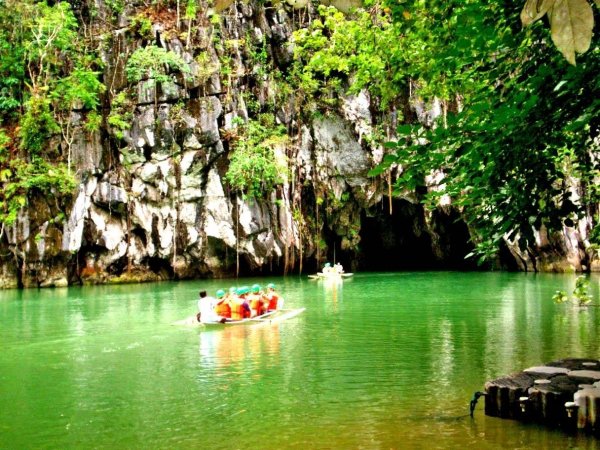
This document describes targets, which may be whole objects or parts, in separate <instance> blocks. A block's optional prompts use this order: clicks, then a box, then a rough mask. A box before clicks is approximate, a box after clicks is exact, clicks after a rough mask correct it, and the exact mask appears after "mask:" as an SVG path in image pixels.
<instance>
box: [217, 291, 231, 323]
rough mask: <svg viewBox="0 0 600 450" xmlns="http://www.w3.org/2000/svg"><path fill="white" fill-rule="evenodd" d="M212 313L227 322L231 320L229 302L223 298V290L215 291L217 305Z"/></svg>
mask: <svg viewBox="0 0 600 450" xmlns="http://www.w3.org/2000/svg"><path fill="white" fill-rule="evenodd" d="M214 311H215V313H216V314H217V315H218V316H219V317H220V318H221V319H224V320H227V319H230V318H231V302H230V301H229V299H228V298H226V297H225V291H224V290H223V289H219V290H218V291H217V304H216V306H215V309H214Z"/></svg>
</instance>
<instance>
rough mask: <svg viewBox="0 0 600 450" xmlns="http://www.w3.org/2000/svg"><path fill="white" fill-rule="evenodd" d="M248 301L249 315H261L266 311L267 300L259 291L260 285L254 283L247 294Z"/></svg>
mask: <svg viewBox="0 0 600 450" xmlns="http://www.w3.org/2000/svg"><path fill="white" fill-rule="evenodd" d="M248 302H249V303H250V311H251V316H250V317H256V316H261V315H263V314H264V313H265V312H266V310H267V306H268V300H267V299H266V297H265V295H264V293H263V292H261V290H260V285H258V284H255V285H254V286H252V292H251V293H250V294H249V295H248Z"/></svg>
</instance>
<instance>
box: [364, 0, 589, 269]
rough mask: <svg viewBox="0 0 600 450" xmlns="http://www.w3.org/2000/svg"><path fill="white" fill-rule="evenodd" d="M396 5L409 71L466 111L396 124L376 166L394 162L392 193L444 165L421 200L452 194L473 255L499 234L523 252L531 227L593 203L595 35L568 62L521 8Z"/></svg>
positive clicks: (568, 221)
mask: <svg viewBox="0 0 600 450" xmlns="http://www.w3.org/2000/svg"><path fill="white" fill-rule="evenodd" d="M392 14H393V15H394V17H396V18H397V19H396V27H397V28H398V29H399V30H406V34H405V39H404V41H405V42H404V44H403V45H404V46H406V47H407V48H409V49H410V48H413V47H414V48H420V49H421V50H420V53H421V55H422V56H421V58H420V59H419V58H416V59H415V60H414V61H412V63H414V66H413V67H412V68H411V70H410V71H409V72H408V74H409V75H410V74H412V73H414V72H413V71H414V70H415V68H419V67H421V68H422V71H421V73H420V77H419V79H418V85H419V86H422V87H421V88H420V89H419V91H418V92H420V93H421V94H423V95H425V96H427V97H431V96H434V95H437V96H439V97H441V98H444V99H452V98H454V97H455V96H460V98H461V103H462V110H459V111H457V110H456V109H454V110H453V109H450V108H448V109H447V110H446V111H447V116H444V115H442V116H441V117H440V119H439V121H438V123H436V124H435V125H434V127H433V128H428V127H425V126H421V125H413V126H411V125H403V126H401V127H400V128H399V129H398V139H397V141H396V142H394V143H390V144H389V146H388V148H390V149H391V150H392V154H390V155H388V156H387V157H386V158H385V160H384V164H383V165H382V166H381V168H380V169H379V170H378V171H374V172H373V174H374V175H377V174H378V173H381V171H382V170H384V169H386V168H387V167H389V166H390V165H391V164H397V165H398V166H400V167H401V168H402V172H401V176H400V178H399V179H398V182H397V190H398V191H400V190H404V189H409V190H414V189H419V190H421V191H424V190H425V188H426V187H427V183H425V178H426V177H428V176H429V175H431V174H432V173H438V174H441V175H442V176H440V177H438V183H437V185H435V186H434V188H435V189H430V190H429V193H428V194H427V195H426V196H425V198H424V201H425V202H426V203H427V204H429V205H431V206H434V205H436V204H437V203H438V201H439V199H440V197H441V196H443V195H448V196H449V197H450V198H451V199H452V201H453V203H454V204H455V205H456V206H459V207H460V208H461V210H462V211H463V216H464V217H465V218H466V219H467V221H468V223H469V226H470V230H471V231H472V232H474V233H475V241H476V242H475V243H476V244H477V248H476V250H475V252H474V253H473V256H477V257H479V260H480V261H481V262H483V261H484V260H486V259H490V258H491V257H493V256H494V255H495V253H496V252H497V250H498V248H499V244H500V242H501V241H502V240H503V239H508V240H512V241H516V242H517V243H518V245H519V247H520V248H521V249H522V250H523V251H526V250H527V249H528V248H530V247H532V246H534V245H535V242H536V235H535V231H536V230H539V229H540V228H541V227H545V228H546V229H547V230H549V231H550V232H552V231H554V230H560V229H562V227H563V226H570V225H572V224H573V220H574V219H576V218H577V217H581V216H582V215H583V214H585V213H586V211H587V210H589V209H590V208H591V207H593V205H595V204H597V202H598V201H599V200H600V196H599V194H598V190H597V189H595V188H594V186H595V185H596V184H597V183H596V182H595V177H597V174H598V162H597V159H595V158H593V157H592V153H593V151H594V150H593V149H594V145H596V144H593V139H594V136H595V134H594V133H596V134H597V133H598V130H597V125H593V123H594V120H595V119H594V117H598V115H599V112H600V101H599V100H598V98H600V82H599V81H598V79H597V75H596V74H597V73H598V70H599V69H600V52H599V50H598V44H597V39H595V40H594V41H593V43H592V46H593V48H592V50H590V51H589V52H587V53H585V54H584V55H583V56H582V57H581V58H580V60H579V62H580V64H578V66H577V67H573V66H569V65H568V64H565V62H564V60H563V59H562V58H561V56H560V55H559V54H558V53H557V52H556V51H555V49H554V48H552V47H550V46H549V45H548V44H547V41H548V34H547V30H546V29H544V28H543V27H541V26H534V27H531V28H528V29H527V30H526V31H525V32H523V31H521V30H519V29H518V28H517V27H516V26H515V23H518V15H519V8H518V5H508V6H504V5H503V4H498V3H490V4H482V2H481V1H479V0H465V1H462V0H461V1H449V2H444V3H443V4H439V5H436V6H431V5H430V6H429V7H428V9H427V11H424V10H423V9H422V8H419V7H415V8H409V7H408V6H407V5H398V6H395V7H394V8H393V10H392ZM407 17H408V18H407ZM436 22H437V23H443V24H444V26H439V25H436ZM409 25H410V30H414V31H415V33H414V34H409V33H408V31H409V27H408V26H409ZM418 30H422V31H421V32H417V31H418ZM424 30H427V33H426V34H425V33H424ZM424 56H426V58H427V60H425V59H424V58H423V57H424ZM402 67H403V64H400V66H399V67H398V70H397V71H396V72H397V73H398V72H401V68H402ZM573 180H578V181H579V182H581V184H582V186H583V189H582V192H583V195H582V196H581V197H579V198H575V197H574V196H573V195H572V192H571V188H572V183H573Z"/></svg>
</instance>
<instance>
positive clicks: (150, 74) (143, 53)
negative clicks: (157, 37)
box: [125, 45, 189, 83]
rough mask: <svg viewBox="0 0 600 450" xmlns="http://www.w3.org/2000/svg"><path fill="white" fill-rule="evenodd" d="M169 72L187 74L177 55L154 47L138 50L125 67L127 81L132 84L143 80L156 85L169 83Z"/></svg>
mask: <svg viewBox="0 0 600 450" xmlns="http://www.w3.org/2000/svg"><path fill="white" fill-rule="evenodd" d="M169 70H176V71H179V72H182V73H189V68H188V65H187V64H186V63H185V61H184V60H183V59H182V58H181V57H180V56H179V55H178V54H177V53H174V52H172V51H170V50H165V49H164V48H161V47H157V46H156V45H148V46H147V47H142V48H138V49H137V50H136V51H135V52H133V54H132V55H131V56H130V57H129V60H128V61H127V65H126V66H125V73H126V74H127V79H128V80H129V81H130V82H133V83H135V82H138V81H141V80H143V79H145V78H148V79H152V80H155V81H156V82H158V83H164V82H167V81H171V77H170V75H169Z"/></svg>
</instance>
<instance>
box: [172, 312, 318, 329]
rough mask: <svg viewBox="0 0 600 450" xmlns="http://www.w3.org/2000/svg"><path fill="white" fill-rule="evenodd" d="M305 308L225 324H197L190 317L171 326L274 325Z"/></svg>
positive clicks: (196, 321) (193, 318) (228, 321)
mask: <svg viewBox="0 0 600 450" xmlns="http://www.w3.org/2000/svg"><path fill="white" fill-rule="evenodd" d="M305 309H306V308H296V309H278V310H276V311H270V312H268V313H265V314H262V315H260V316H257V317H249V318H247V319H241V320H231V319H227V321H225V322H198V319H197V318H196V316H190V317H187V318H185V319H183V320H179V321H177V322H175V323H174V324H173V325H203V326H207V327H227V326H232V325H252V324H259V323H276V322H281V321H283V320H287V319H291V318H292V317H296V316H297V315H298V314H301V313H303V312H304V310H305Z"/></svg>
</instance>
